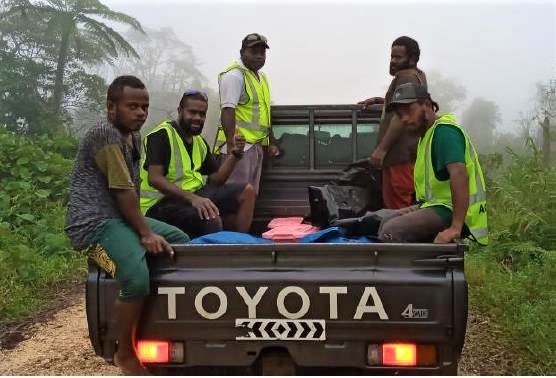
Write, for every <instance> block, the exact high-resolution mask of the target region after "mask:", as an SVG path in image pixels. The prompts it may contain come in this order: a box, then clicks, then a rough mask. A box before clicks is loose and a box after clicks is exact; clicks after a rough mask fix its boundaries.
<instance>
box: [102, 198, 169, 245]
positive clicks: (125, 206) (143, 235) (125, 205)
mask: <svg viewBox="0 0 556 378" xmlns="http://www.w3.org/2000/svg"><path fill="white" fill-rule="evenodd" d="M112 192H113V193H115V195H116V203H117V205H118V209H119V210H120V212H121V213H122V215H123V217H124V220H125V221H126V223H127V224H128V225H130V226H131V228H133V230H134V231H135V232H137V233H138V234H139V239H140V240H141V244H142V245H143V246H144V247H145V248H146V249H147V251H149V252H151V253H161V252H168V253H169V254H170V255H173V254H174V251H173V250H172V247H170V244H168V242H167V241H166V240H165V239H164V238H163V237H162V236H160V235H157V234H155V233H154V232H152V231H151V229H150V228H149V225H148V224H147V221H146V219H145V217H144V216H143V214H141V212H140V211H139V198H137V193H136V192H135V190H134V189H112Z"/></svg>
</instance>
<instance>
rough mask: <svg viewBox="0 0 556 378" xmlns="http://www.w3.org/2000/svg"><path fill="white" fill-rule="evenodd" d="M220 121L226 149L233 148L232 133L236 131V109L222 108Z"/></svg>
mask: <svg viewBox="0 0 556 378" xmlns="http://www.w3.org/2000/svg"><path fill="white" fill-rule="evenodd" d="M220 122H221V124H222V128H223V129H224V134H225V135H226V148H227V150H226V151H231V150H232V149H233V148H234V142H233V141H234V135H235V132H236V110H235V108H229V107H226V108H222V110H221V112H220Z"/></svg>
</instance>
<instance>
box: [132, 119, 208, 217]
mask: <svg viewBox="0 0 556 378" xmlns="http://www.w3.org/2000/svg"><path fill="white" fill-rule="evenodd" d="M160 130H165V131H166V134H167V135H168V141H169V142H170V163H169V164H168V174H167V175H166V179H167V180H168V181H169V182H171V183H173V184H176V185H177V186H178V187H179V188H181V189H182V190H185V191H188V192H195V191H197V190H199V189H200V188H202V187H203V185H204V183H203V176H202V175H201V173H200V172H199V170H200V169H201V166H202V165H203V161H204V160H205V157H206V156H207V145H206V144H205V141H204V140H203V137H202V136H200V135H196V136H194V137H193V149H192V154H193V156H192V157H190V156H189V154H188V153H187V149H186V148H185V145H184V143H183V140H182V139H181V138H180V136H179V134H178V131H177V130H176V129H175V128H174V127H173V126H172V124H171V121H164V122H163V123H161V124H160V125H158V126H157V127H155V128H154V130H153V131H151V132H150V133H149V134H148V135H147V137H146V138H145V141H144V145H143V157H142V159H141V166H140V179H141V186H140V194H139V196H140V198H139V206H140V207H141V212H142V213H143V214H145V213H146V212H147V210H149V208H151V206H153V205H154V204H155V203H156V202H157V201H158V200H160V199H162V198H163V197H164V195H163V194H162V193H160V192H159V191H158V190H157V189H155V188H153V187H152V186H150V185H149V173H148V171H147V170H146V169H145V168H144V165H145V160H146V155H147V153H146V152H147V140H148V138H149V136H150V135H151V134H154V133H156V132H157V131H160Z"/></svg>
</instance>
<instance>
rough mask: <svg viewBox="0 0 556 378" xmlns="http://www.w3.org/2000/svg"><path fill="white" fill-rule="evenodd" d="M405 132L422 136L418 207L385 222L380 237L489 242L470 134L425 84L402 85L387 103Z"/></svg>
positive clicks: (416, 181) (416, 177)
mask: <svg viewBox="0 0 556 378" xmlns="http://www.w3.org/2000/svg"><path fill="white" fill-rule="evenodd" d="M388 108H389V109H388V110H389V111H394V112H396V114H397V115H398V117H399V118H400V120H401V122H402V124H403V125H404V127H405V128H407V129H409V130H412V131H415V132H417V133H419V135H420V136H421V139H420V140H419V145H418V147H417V160H416V161H415V171H414V184H415V192H416V197H417V202H418V203H419V204H418V205H416V206H412V207H408V208H405V209H401V210H400V216H398V217H395V218H392V219H390V220H389V221H386V222H385V224H384V225H383V226H382V227H381V229H380V231H379V238H380V239H381V240H383V241H388V242H433V241H434V242H435V243H451V242H454V241H455V240H457V239H460V238H462V237H469V238H471V239H473V240H474V241H476V242H478V243H480V244H482V245H486V244H488V228H487V211H486V209H487V205H486V187H485V179H484V176H483V172H482V169H481V165H480V163H479V159H478V155H477V152H476V151H475V148H474V147H473V145H472V144H471V141H470V139H469V136H468V135H467V132H466V131H465V130H464V129H463V128H462V127H461V126H460V125H458V124H457V122H456V119H455V117H454V116H453V115H452V114H444V115H442V116H437V114H436V112H437V111H438V104H437V103H436V102H434V101H433V100H432V98H431V96H430V95H429V94H428V93H427V89H426V87H424V86H421V85H416V84H413V83H406V84H402V85H400V86H398V87H397V88H396V89H395V91H394V94H393V98H392V101H391V102H390V104H389V105H388Z"/></svg>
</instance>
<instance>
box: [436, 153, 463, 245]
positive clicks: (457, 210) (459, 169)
mask: <svg viewBox="0 0 556 378" xmlns="http://www.w3.org/2000/svg"><path fill="white" fill-rule="evenodd" d="M447 169H448V173H449V174H450V191H451V193H452V207H453V213H452V224H451V225H450V227H449V228H447V229H446V230H444V231H442V232H439V233H438V235H437V236H436V238H435V239H434V242H435V243H451V242H453V241H454V239H459V238H460V237H461V231H462V229H463V225H464V223H465V216H466V215H467V209H468V208H469V177H468V174H467V168H466V167H465V164H464V163H460V162H458V163H451V164H448V165H447Z"/></svg>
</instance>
